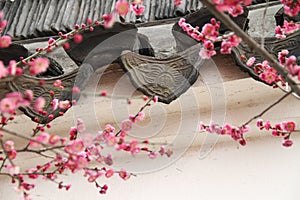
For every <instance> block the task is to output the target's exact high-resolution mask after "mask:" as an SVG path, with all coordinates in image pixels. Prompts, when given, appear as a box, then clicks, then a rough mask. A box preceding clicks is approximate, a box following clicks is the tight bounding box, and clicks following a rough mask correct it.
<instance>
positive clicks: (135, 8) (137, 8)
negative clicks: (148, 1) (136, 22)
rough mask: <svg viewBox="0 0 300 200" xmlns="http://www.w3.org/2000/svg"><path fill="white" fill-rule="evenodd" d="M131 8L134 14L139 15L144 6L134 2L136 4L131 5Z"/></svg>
mask: <svg viewBox="0 0 300 200" xmlns="http://www.w3.org/2000/svg"><path fill="white" fill-rule="evenodd" d="M131 9H132V10H133V12H134V13H135V15H136V16H141V15H142V14H143V12H144V11H145V6H143V5H139V4H136V5H132V6H131Z"/></svg>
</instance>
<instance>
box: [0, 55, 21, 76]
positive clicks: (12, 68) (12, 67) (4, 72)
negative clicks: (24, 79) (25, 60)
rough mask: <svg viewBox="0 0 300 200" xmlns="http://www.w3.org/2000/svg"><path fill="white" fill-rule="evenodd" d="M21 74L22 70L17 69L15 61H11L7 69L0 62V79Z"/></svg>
mask: <svg viewBox="0 0 300 200" xmlns="http://www.w3.org/2000/svg"><path fill="white" fill-rule="evenodd" d="M22 74H23V69H22V68H21V67H17V65H16V61H14V60H11V61H10V62H9V65H8V67H5V66H4V63H3V62H2V61H1V60H0V79H1V78H5V77H6V76H8V75H10V76H21V75H22Z"/></svg>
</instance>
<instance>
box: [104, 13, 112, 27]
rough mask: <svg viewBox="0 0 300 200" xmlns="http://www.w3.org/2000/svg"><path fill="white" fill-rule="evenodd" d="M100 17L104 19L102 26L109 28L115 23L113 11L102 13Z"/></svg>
mask: <svg viewBox="0 0 300 200" xmlns="http://www.w3.org/2000/svg"><path fill="white" fill-rule="evenodd" d="M102 19H103V20H104V25H103V26H104V28H111V27H112V26H113V25H114V23H115V16H114V14H113V13H110V14H104V15H103V16H102Z"/></svg>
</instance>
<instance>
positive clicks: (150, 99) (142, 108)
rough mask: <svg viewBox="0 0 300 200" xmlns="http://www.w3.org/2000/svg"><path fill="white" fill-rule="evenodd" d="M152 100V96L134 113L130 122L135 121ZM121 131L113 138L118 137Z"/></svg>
mask: <svg viewBox="0 0 300 200" xmlns="http://www.w3.org/2000/svg"><path fill="white" fill-rule="evenodd" d="M153 98H154V96H152V97H151V98H149V100H148V101H147V102H146V103H145V105H143V106H142V107H141V108H140V110H139V111H138V112H137V113H136V115H135V116H134V117H133V119H132V120H135V119H136V118H137V117H138V115H139V113H140V112H142V111H143V110H144V109H145V108H146V107H147V106H149V105H150V102H151V101H152V100H153ZM121 131H122V130H121V129H120V130H119V131H118V132H117V133H116V134H115V136H118V135H119V134H120V133H121Z"/></svg>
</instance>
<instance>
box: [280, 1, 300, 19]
mask: <svg viewBox="0 0 300 200" xmlns="http://www.w3.org/2000/svg"><path fill="white" fill-rule="evenodd" d="M280 2H281V3H282V4H283V5H284V7H283V8H284V12H285V13H286V14H288V15H290V16H296V15H297V14H298V13H299V11H300V1H298V0H280Z"/></svg>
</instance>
